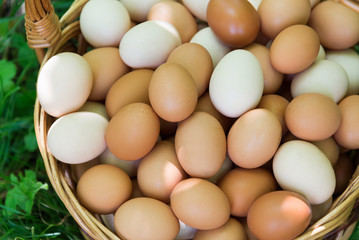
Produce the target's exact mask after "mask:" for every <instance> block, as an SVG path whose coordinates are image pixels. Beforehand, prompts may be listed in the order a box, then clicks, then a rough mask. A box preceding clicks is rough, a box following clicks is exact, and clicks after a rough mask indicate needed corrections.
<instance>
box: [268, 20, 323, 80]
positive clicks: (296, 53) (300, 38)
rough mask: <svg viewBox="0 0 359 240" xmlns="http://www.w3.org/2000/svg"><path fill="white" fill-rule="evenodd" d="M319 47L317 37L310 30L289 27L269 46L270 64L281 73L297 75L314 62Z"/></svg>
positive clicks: (300, 26) (293, 26) (303, 27)
mask: <svg viewBox="0 0 359 240" xmlns="http://www.w3.org/2000/svg"><path fill="white" fill-rule="evenodd" d="M319 46H320V42H319V37H318V35H317V33H316V32H315V31H314V30H313V29H312V28H310V27H308V26H306V25H300V24H298V25H292V26H289V27H287V28H285V29H284V30H282V31H281V32H280V33H279V34H278V35H277V36H276V37H275V38H274V40H273V43H272V45H271V46H270V52H269V54H270V59H271V63H272V65H273V67H274V68H275V69H276V70H277V71H279V72H281V73H285V74H293V73H298V72H300V71H303V70H304V69H306V68H307V67H309V66H310V65H311V64H312V63H313V62H314V61H315V59H316V57H317V55H318V52H319Z"/></svg>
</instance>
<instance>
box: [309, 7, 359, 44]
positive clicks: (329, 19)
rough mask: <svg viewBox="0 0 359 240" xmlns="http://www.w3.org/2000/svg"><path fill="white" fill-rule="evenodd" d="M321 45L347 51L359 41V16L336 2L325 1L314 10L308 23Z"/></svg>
mask: <svg viewBox="0 0 359 240" xmlns="http://www.w3.org/2000/svg"><path fill="white" fill-rule="evenodd" d="M308 25H309V26H311V27H312V28H313V29H314V30H315V31H316V32H317V34H318V36H319V38H320V43H321V44H322V45H323V46H324V47H326V48H330V49H337V50H339V49H346V48H350V47H352V46H354V45H355V44H356V43H358V41H359V14H358V13H356V12H355V11H354V10H352V9H350V8H348V7H346V6H344V5H342V4H340V3H339V2H335V1H323V2H320V3H318V4H317V5H316V6H315V7H314V8H313V10H312V13H311V16H310V18H309V21H308Z"/></svg>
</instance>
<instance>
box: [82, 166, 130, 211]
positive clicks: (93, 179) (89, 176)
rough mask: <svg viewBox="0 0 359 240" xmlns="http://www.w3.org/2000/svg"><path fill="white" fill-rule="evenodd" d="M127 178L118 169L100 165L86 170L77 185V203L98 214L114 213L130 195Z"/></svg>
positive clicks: (128, 179)
mask: <svg viewBox="0 0 359 240" xmlns="http://www.w3.org/2000/svg"><path fill="white" fill-rule="evenodd" d="M131 191H132V185H131V180H130V178H129V176H128V175H127V174H126V173H125V172H124V171H123V170H121V169H120V168H118V167H116V166H112V165H108V164H100V165H97V166H94V167H92V168H90V169H88V170H87V171H86V172H85V173H84V174H83V175H82V176H81V177H80V180H79V182H78V184H77V197H78V199H79V202H80V203H81V204H82V205H84V206H85V207H86V208H87V209H88V210H89V211H91V212H94V213H98V214H110V213H114V212H115V211H116V210H117V208H118V207H119V206H120V205H121V204H123V203H124V202H125V201H126V200H127V199H128V198H129V197H130V195H131Z"/></svg>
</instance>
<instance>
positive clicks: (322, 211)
mask: <svg viewBox="0 0 359 240" xmlns="http://www.w3.org/2000/svg"><path fill="white" fill-rule="evenodd" d="M332 203H333V197H330V198H329V199H328V200H327V201H325V202H323V203H321V204H311V205H310V206H311V208H312V219H311V221H310V224H314V223H315V222H316V221H318V220H320V219H321V218H322V217H324V216H325V215H326V214H327V213H328V211H329V209H330V207H331V206H332Z"/></svg>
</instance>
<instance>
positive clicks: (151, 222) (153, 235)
mask: <svg viewBox="0 0 359 240" xmlns="http://www.w3.org/2000/svg"><path fill="white" fill-rule="evenodd" d="M164 226H165V227H164ZM115 228H116V233H117V234H118V235H119V237H120V238H122V239H139V240H141V239H143V240H145V239H174V238H175V237H176V235H177V234H178V231H179V223H178V220H177V218H176V216H175V215H174V214H173V212H172V210H171V208H170V207H169V206H168V205H167V204H165V203H163V202H161V201H159V200H156V199H153V198H147V197H139V198H133V199H130V200H128V201H126V202H125V203H124V204H122V205H121V206H120V207H119V208H118V209H117V211H116V214H115Z"/></svg>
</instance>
